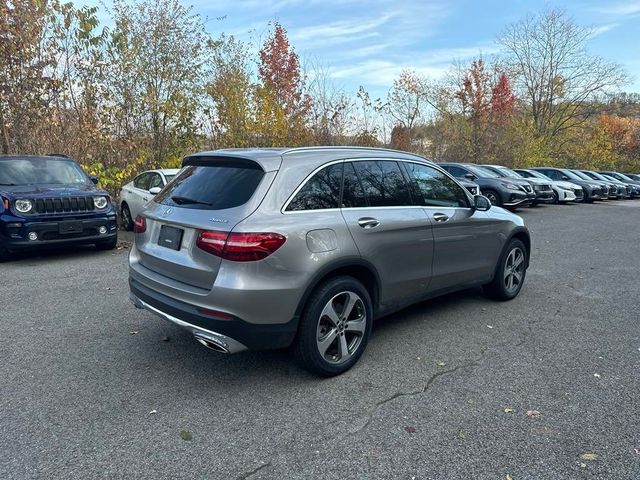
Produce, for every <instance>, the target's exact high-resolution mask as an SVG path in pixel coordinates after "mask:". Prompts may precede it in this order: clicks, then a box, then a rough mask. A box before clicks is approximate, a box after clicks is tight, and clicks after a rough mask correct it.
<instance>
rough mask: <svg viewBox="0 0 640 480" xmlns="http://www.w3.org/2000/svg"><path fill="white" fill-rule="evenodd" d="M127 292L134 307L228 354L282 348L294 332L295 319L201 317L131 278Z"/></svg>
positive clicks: (199, 314) (183, 304)
mask: <svg viewBox="0 0 640 480" xmlns="http://www.w3.org/2000/svg"><path fill="white" fill-rule="evenodd" d="M129 288H130V290H131V293H130V298H131V301H132V302H133V304H134V305H135V306H136V307H138V308H144V309H146V310H149V311H150V312H152V313H154V314H156V315H158V316H159V317H161V318H163V319H165V320H168V321H170V322H172V323H174V324H176V325H178V326H179V327H181V328H184V329H185V330H187V331H189V332H191V334H193V335H194V336H195V337H196V339H197V340H198V341H200V342H201V343H204V342H203V341H202V340H203V339H205V340H208V341H209V342H212V343H214V344H215V345H217V346H218V347H221V349H222V350H226V351H227V352H228V353H235V352H241V351H243V350H247V349H251V350H266V349H274V348H285V347H288V346H289V345H291V343H292V342H293V339H294V338H295V335H296V332H297V327H298V321H297V319H292V320H290V321H289V322H287V323H282V324H253V323H249V322H246V321H244V320H242V319H241V318H238V317H235V316H232V318H230V319H224V320H223V319H218V318H213V317H212V316H209V315H204V314H202V313H201V312H200V310H199V309H198V308H197V307H195V306H193V305H190V304H187V303H184V302H181V301H179V300H175V299H173V298H170V297H168V296H166V295H163V294H161V293H158V292H156V291H154V290H152V289H150V288H148V287H146V286H144V285H142V284H141V283H140V282H138V281H136V280H135V279H134V278H131V277H129Z"/></svg>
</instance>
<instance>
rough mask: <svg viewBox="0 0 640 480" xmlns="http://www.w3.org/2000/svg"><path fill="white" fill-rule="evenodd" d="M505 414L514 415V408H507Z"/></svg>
mask: <svg viewBox="0 0 640 480" xmlns="http://www.w3.org/2000/svg"><path fill="white" fill-rule="evenodd" d="M504 413H513V408H511V407H507V408H505V409H504Z"/></svg>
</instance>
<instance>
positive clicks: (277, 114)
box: [257, 22, 311, 146]
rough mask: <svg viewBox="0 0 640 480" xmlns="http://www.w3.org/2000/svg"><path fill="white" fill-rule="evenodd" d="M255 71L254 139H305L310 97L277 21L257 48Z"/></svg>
mask: <svg viewBox="0 0 640 480" xmlns="http://www.w3.org/2000/svg"><path fill="white" fill-rule="evenodd" d="M258 73H259V78H260V82H261V84H260V86H259V88H258V90H257V121H258V128H259V129H260V138H259V140H258V141H259V142H260V143H261V144H263V145H265V146H275V145H300V144H304V143H305V142H307V141H308V139H309V135H308V129H307V114H308V112H309V108H310V105H311V98H310V97H309V96H308V95H305V94H304V82H303V78H302V74H301V72H300V61H299V58H298V54H297V53H296V52H295V51H294V49H293V48H292V47H291V45H290V44H289V39H288V38H287V32H286V30H285V29H284V28H283V27H282V25H280V24H279V23H277V22H276V23H275V25H274V28H273V31H272V32H271V35H270V36H269V37H268V38H267V39H266V40H265V42H264V44H263V45H262V48H261V49H260V52H259V63H258Z"/></svg>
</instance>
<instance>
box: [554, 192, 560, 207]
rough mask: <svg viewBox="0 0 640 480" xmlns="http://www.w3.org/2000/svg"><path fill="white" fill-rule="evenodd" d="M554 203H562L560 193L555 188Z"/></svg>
mask: <svg viewBox="0 0 640 480" xmlns="http://www.w3.org/2000/svg"><path fill="white" fill-rule="evenodd" d="M553 203H555V204H556V205H557V204H558V203H560V198H558V193H557V192H556V191H555V190H554V191H553Z"/></svg>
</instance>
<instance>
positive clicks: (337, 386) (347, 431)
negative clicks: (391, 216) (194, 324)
mask: <svg viewBox="0 0 640 480" xmlns="http://www.w3.org/2000/svg"><path fill="white" fill-rule="evenodd" d="M519 213H520V214H521V215H522V216H523V217H524V218H525V220H526V222H527V224H528V226H529V228H530V230H531V234H532V240H533V251H532V260H531V268H530V269H529V271H528V275H527V280H526V283H525V286H524V289H523V291H522V292H521V294H520V296H519V297H518V298H516V299H515V300H513V301H511V302H508V303H496V302H493V301H490V300H487V299H485V298H484V297H483V296H482V295H481V291H480V290H468V291H464V292H461V293H457V294H452V295H448V296H446V297H443V298H441V299H437V300H434V301H431V302H427V303H423V304H420V305H417V306H414V307H412V308H410V309H408V310H405V311H403V312H400V313H398V314H395V315H393V316H391V317H389V318H387V319H384V320H382V321H380V322H379V323H378V324H377V325H376V326H375V327H374V336H373V338H372V340H371V342H370V343H369V346H368V349H367V352H366V353H365V355H364V356H363V358H362V359H361V360H360V362H359V363H358V364H357V365H356V366H355V367H354V368H353V369H352V370H350V371H349V372H347V373H346V374H344V375H342V376H340V377H337V378H333V379H326V380H323V379H318V378H316V377H313V376H311V375H310V374H308V373H306V372H305V371H303V370H301V369H300V368H299V367H298V366H297V365H296V364H295V363H293V362H292V360H291V359H290V357H289V356H288V355H287V354H286V353H285V352H247V353H243V354H239V355H235V356H224V355H220V354H216V353H213V352H211V351H209V350H206V349H205V348H204V347H202V346H201V345H199V344H197V343H196V342H195V341H193V339H192V338H191V336H190V335H189V334H187V333H186V332H183V331H182V330H180V329H179V328H177V327H174V326H172V325H170V324H168V323H165V322H164V321H163V320H160V319H158V318H156V317H154V316H153V315H152V314H150V313H148V312H145V311H140V310H136V309H135V308H134V307H133V306H132V305H131V304H130V302H129V300H128V285H127V267H126V264H127V250H126V249H121V250H117V251H113V252H95V251H93V250H92V249H91V248H87V249H74V250H71V251H64V252H54V253H49V254H46V255H39V256H21V257H20V258H19V259H18V260H17V261H12V262H9V263H6V264H3V265H1V266H0V272H1V273H2V275H1V276H0V278H1V283H2V285H1V287H0V305H1V310H0V328H1V335H0V360H1V361H0V433H1V435H0V478H3V479H14V478H15V479H25V478H64V479H67V478H154V479H157V478H238V479H246V478H252V479H254V478H256V479H257V478H278V479H282V478H406V479H412V478H416V479H427V478H432V479H448V478H481V479H485V478H486V479H508V478H512V479H514V480H518V479H547V478H550V479H562V478H577V479H582V478H585V479H591V478H593V479H596V478H598V479H600V478H607V479H609V478H615V479H634V478H635V479H637V478H640V413H639V412H640V319H639V317H640V286H639V285H640V250H639V248H638V244H639V242H640V201H612V202H606V203H598V204H594V205H568V206H543V207H538V208H531V209H524V210H522V211H520V212H519Z"/></svg>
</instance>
